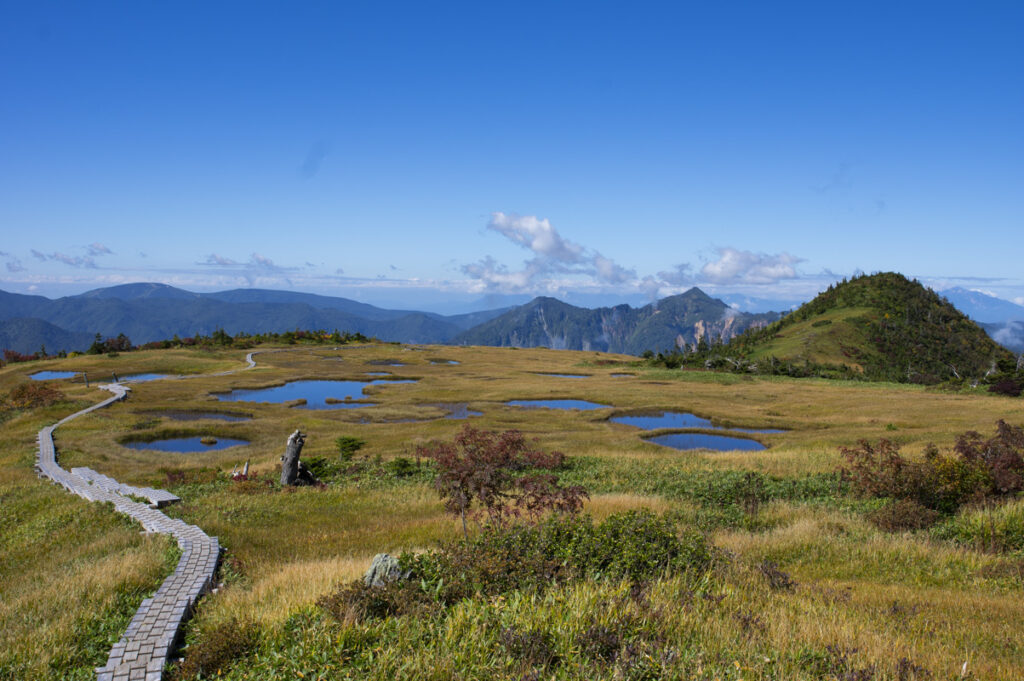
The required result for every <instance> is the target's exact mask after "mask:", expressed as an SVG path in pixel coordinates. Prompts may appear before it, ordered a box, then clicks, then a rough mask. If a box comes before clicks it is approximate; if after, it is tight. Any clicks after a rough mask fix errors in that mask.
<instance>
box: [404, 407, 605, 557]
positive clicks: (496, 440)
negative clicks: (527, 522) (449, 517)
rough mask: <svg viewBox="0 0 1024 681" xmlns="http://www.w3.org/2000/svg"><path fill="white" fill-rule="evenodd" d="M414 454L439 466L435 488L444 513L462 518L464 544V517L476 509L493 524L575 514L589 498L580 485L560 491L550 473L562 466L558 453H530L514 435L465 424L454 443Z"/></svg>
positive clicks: (424, 447)
mask: <svg viewBox="0 0 1024 681" xmlns="http://www.w3.org/2000/svg"><path fill="white" fill-rule="evenodd" d="M416 455H417V456H422V457H425V458H427V459H430V460H432V461H434V462H435V463H436V464H437V477H436V478H435V479H434V488H435V489H436V490H437V492H438V494H439V495H440V496H441V498H442V499H443V500H444V502H445V510H446V511H448V512H449V513H451V514H453V515H457V516H459V517H460V518H461V519H462V532H463V535H464V536H465V537H466V538H467V539H468V537H469V530H468V529H467V527H466V518H467V516H468V515H469V514H470V513H471V512H472V510H473V506H474V504H475V505H477V506H478V507H479V508H480V512H481V514H483V515H485V516H486V517H487V519H488V520H489V521H490V522H491V523H494V524H501V523H503V522H504V521H506V520H507V519H509V518H512V517H517V516H519V515H520V514H521V513H523V512H526V513H527V514H528V515H529V516H530V517H531V518H534V519H536V518H539V516H540V514H542V513H543V512H545V511H548V510H554V511H558V512H567V513H576V512H577V511H579V510H580V509H581V508H582V507H583V499H585V498H586V499H589V498H590V497H589V495H588V494H587V492H586V490H584V489H583V488H582V487H580V486H571V487H562V486H561V485H559V484H558V478H557V476H555V475H554V474H552V473H547V474H544V473H534V472H531V471H535V470H537V469H544V470H548V471H554V470H557V469H559V468H561V467H562V465H563V463H564V461H565V456H564V455H563V454H562V453H561V452H551V453H546V452H542V451H540V450H536V449H533V448H532V447H530V445H529V443H527V441H526V438H525V437H523V434H522V433H520V432H519V431H517V430H506V431H505V432H503V433H496V432H494V431H489V430H477V429H476V428H473V427H472V426H469V425H466V426H465V427H463V429H462V430H461V431H459V433H458V434H457V435H456V436H455V439H454V441H453V442H432V443H430V444H428V445H420V446H419V447H417V448H416Z"/></svg>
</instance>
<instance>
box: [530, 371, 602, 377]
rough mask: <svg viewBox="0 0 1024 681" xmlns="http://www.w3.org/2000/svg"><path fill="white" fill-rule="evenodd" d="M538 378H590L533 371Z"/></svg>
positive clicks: (586, 375) (584, 375) (585, 375)
mask: <svg viewBox="0 0 1024 681" xmlns="http://www.w3.org/2000/svg"><path fill="white" fill-rule="evenodd" d="M533 373H535V374H537V375H538V376H551V377H552V378H590V374H556V373H553V372H549V371H535V372H533Z"/></svg>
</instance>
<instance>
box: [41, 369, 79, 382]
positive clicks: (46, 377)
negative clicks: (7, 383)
mask: <svg viewBox="0 0 1024 681" xmlns="http://www.w3.org/2000/svg"><path fill="white" fill-rule="evenodd" d="M77 373H78V372H77V371H37V372H35V373H34V374H32V375H31V376H29V378H31V379H32V380H33V381H55V380H57V379H60V378H71V377H72V376H74V375H75V374H77Z"/></svg>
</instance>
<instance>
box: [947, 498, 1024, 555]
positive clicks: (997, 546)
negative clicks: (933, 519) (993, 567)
mask: <svg viewBox="0 0 1024 681" xmlns="http://www.w3.org/2000/svg"><path fill="white" fill-rule="evenodd" d="M933 535H934V536H935V537H936V538H938V539H947V540H951V541H955V542H956V543H958V544H963V545H964V546H970V547H972V548H976V549H980V550H982V551H992V552H997V551H998V552H1002V551H1007V552H1008V551H1022V550H1024V500H1017V501H1015V502H1013V503H1010V504H1006V505H1005V506H999V507H992V506H985V507H979V508H973V509H969V510H964V511H963V512H961V513H960V514H959V515H957V516H955V517H953V518H951V519H950V520H949V521H948V522H946V523H943V524H942V525H940V526H939V527H936V528H935V530H934V531H933Z"/></svg>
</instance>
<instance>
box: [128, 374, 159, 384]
mask: <svg viewBox="0 0 1024 681" xmlns="http://www.w3.org/2000/svg"><path fill="white" fill-rule="evenodd" d="M118 378H119V379H120V380H121V381H122V382H125V381H127V382H131V383H142V382H143V381H156V380H158V379H161V378H167V374H130V375H128V376H118Z"/></svg>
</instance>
